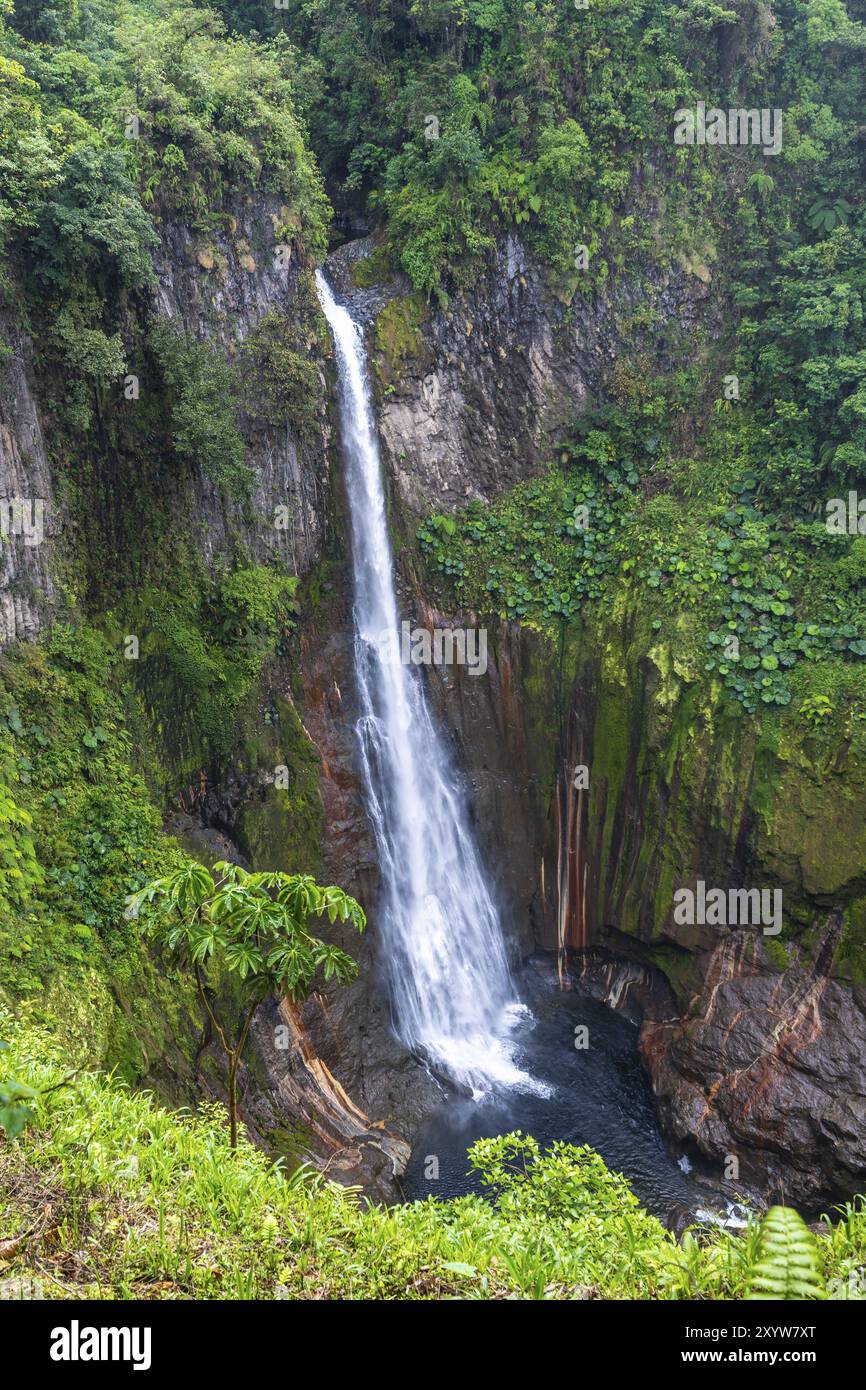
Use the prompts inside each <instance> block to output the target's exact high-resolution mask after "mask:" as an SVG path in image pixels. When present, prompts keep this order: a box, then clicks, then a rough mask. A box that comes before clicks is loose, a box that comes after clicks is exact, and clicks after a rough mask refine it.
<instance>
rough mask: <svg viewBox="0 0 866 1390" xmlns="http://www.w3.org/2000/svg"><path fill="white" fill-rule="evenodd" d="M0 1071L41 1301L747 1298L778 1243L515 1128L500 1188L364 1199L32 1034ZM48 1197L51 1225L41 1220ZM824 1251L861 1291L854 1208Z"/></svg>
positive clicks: (0, 1159)
mask: <svg viewBox="0 0 866 1390" xmlns="http://www.w3.org/2000/svg"><path fill="white" fill-rule="evenodd" d="M0 1067H2V1072H0V1075H2V1076H4V1077H5V1076H6V1075H9V1074H12V1072H13V1071H14V1072H15V1073H16V1074H17V1075H18V1076H19V1077H20V1078H21V1079H22V1084H27V1085H30V1086H31V1087H32V1088H33V1089H34V1090H36V1091H37V1092H40V1093H42V1098H40V1099H37V1101H36V1111H37V1115H36V1122H35V1124H34V1125H32V1126H30V1127H29V1128H28V1129H27V1130H26V1131H25V1133H24V1135H23V1136H22V1138H20V1139H19V1140H18V1141H16V1143H15V1144H14V1145H10V1144H6V1145H4V1144H3V1142H2V1140H0V1172H2V1175H3V1181H2V1182H0V1191H2V1192H3V1193H4V1196H3V1197H2V1198H0V1217H2V1220H3V1226H4V1231H5V1233H6V1234H7V1236H8V1237H9V1238H10V1240H13V1238H14V1237H15V1236H16V1234H17V1233H21V1234H22V1236H24V1233H25V1232H27V1231H29V1230H31V1229H32V1230H33V1231H34V1232H37V1231H38V1234H32V1235H31V1236H30V1237H29V1238H28V1237H26V1236H24V1238H23V1239H22V1240H21V1243H20V1246H18V1247H17V1249H16V1250H15V1254H14V1256H13V1259H12V1264H11V1265H10V1266H9V1267H8V1268H7V1269H6V1271H5V1277H6V1278H21V1279H22V1280H26V1279H27V1278H28V1277H29V1276H30V1271H31V1270H34V1269H35V1271H36V1273H35V1277H36V1279H37V1281H39V1280H44V1279H45V1276H46V1275H48V1276H49V1280H50V1282H49V1283H48V1284H47V1286H46V1288H45V1293H46V1295H47V1296H49V1297H52V1296H62V1295H63V1294H64V1293H65V1294H66V1295H67V1296H70V1295H73V1296H84V1297H99V1296H101V1295H104V1294H105V1292H106V1291H107V1290H110V1291H111V1292H112V1293H113V1295H114V1296H115V1297H118V1298H183V1297H195V1298H244V1299H246V1298H275V1297H276V1298H298V1297H299V1298H322V1297H330V1298H409V1299H436V1298H439V1299H441V1298H450V1297H458V1298H469V1299H500V1298H508V1297H511V1298H515V1297H516V1298H529V1299H536V1298H537V1299H557V1298H565V1299H568V1298H575V1297H577V1298H656V1299H658V1298H668V1299H671V1298H672V1299H676V1298H687V1299H690V1298H695V1297H698V1298H742V1297H743V1296H744V1295H745V1293H746V1291H747V1290H748V1288H749V1287H750V1282H751V1280H752V1278H753V1276H755V1271H756V1270H757V1269H758V1268H760V1267H761V1262H762V1261H763V1260H764V1259H765V1258H766V1253H767V1248H768V1246H767V1242H766V1241H765V1240H764V1239H763V1237H762V1232H761V1227H760V1223H754V1224H753V1225H752V1226H751V1227H750V1228H749V1230H748V1231H747V1232H745V1233H744V1234H736V1233H731V1232H727V1231H724V1230H722V1229H720V1228H718V1227H708V1228H704V1229H695V1230H693V1231H691V1232H689V1233H687V1234H686V1235H685V1237H684V1238H683V1240H682V1242H681V1243H680V1242H678V1241H677V1240H676V1239H675V1238H674V1237H673V1236H672V1235H671V1234H670V1233H669V1232H667V1231H665V1230H664V1228H663V1227H662V1226H661V1225H660V1223H659V1222H658V1221H657V1220H656V1219H655V1218H654V1217H652V1216H650V1215H648V1214H647V1213H646V1212H645V1211H643V1210H642V1208H641V1207H640V1205H639V1203H638V1202H637V1200H636V1198H635V1197H634V1196H633V1194H632V1193H631V1191H630V1190H629V1188H628V1185H627V1184H626V1182H625V1181H624V1179H623V1178H621V1177H619V1176H618V1175H616V1174H613V1173H610V1172H608V1171H607V1169H606V1168H605V1166H604V1164H603V1163H602V1162H601V1160H600V1158H599V1157H598V1155H597V1154H595V1153H593V1151H592V1150H590V1149H586V1148H573V1147H571V1146H570V1145H567V1144H558V1145H556V1146H555V1147H554V1149H553V1150H552V1151H551V1152H550V1153H548V1154H547V1155H545V1156H541V1155H540V1153H539V1150H538V1146H537V1145H536V1144H535V1142H534V1141H533V1140H531V1139H528V1138H526V1137H524V1136H521V1135H516V1134H514V1135H507V1136H504V1137H502V1138H499V1139H489V1140H481V1141H480V1142H479V1143H478V1144H476V1145H475V1147H474V1148H473V1149H472V1150H471V1152H470V1156H469V1157H470V1161H471V1163H472V1164H473V1166H474V1167H475V1168H476V1170H477V1171H478V1174H479V1176H480V1177H481V1178H482V1181H483V1182H484V1183H486V1185H487V1186H488V1187H489V1189H490V1193H491V1197H492V1200H491V1201H485V1200H483V1199H482V1198H480V1197H463V1198H460V1199H459V1200H456V1201H450V1202H437V1201H435V1200H434V1199H432V1198H431V1199H430V1200H429V1201H426V1202H416V1203H414V1204H411V1205H408V1206H398V1207H393V1208H391V1209H385V1208H380V1207H373V1208H365V1207H364V1206H363V1205H362V1204H361V1203H360V1202H359V1200H358V1197H357V1194H355V1193H353V1192H352V1191H351V1190H349V1191H347V1190H345V1189H343V1188H339V1187H337V1186H335V1185H333V1184H331V1183H329V1182H327V1181H325V1180H323V1179H322V1178H321V1177H320V1176H319V1175H316V1174H313V1173H311V1172H310V1171H309V1170H306V1169H303V1168H302V1169H299V1170H296V1171H295V1172H294V1173H293V1174H292V1175H291V1176H290V1175H289V1174H288V1173H287V1172H286V1171H285V1170H283V1168H282V1167H281V1165H273V1164H271V1163H270V1162H269V1160H268V1159H267V1158H266V1157H265V1156H264V1155H263V1154H262V1153H261V1151H260V1150H257V1149H256V1148H254V1147H253V1146H252V1145H251V1144H249V1143H248V1142H247V1141H246V1139H244V1138H243V1137H242V1138H241V1140H240V1142H239V1145H238V1148H237V1149H236V1150H235V1151H234V1152H232V1151H231V1149H230V1147H229V1142H228V1136H227V1134H226V1131H225V1129H224V1126H223V1124H222V1121H221V1118H220V1116H219V1115H218V1114H216V1113H213V1112H209V1111H208V1110H207V1109H204V1110H203V1111H202V1112H201V1113H200V1114H199V1115H197V1116H196V1117H195V1118H193V1117H191V1116H185V1115H178V1114H171V1113H168V1112H166V1111H165V1110H162V1109H159V1108H158V1107H157V1106H155V1105H154V1103H153V1101H152V1099H151V1098H150V1097H149V1096H147V1095H146V1094H143V1093H141V1092H139V1093H131V1092H129V1091H127V1090H125V1089H123V1088H121V1087H120V1086H118V1085H117V1083H116V1082H114V1083H113V1082H111V1081H109V1080H107V1079H106V1078H105V1077H104V1076H102V1075H94V1074H91V1073H87V1072H84V1073H81V1074H79V1075H77V1076H76V1077H75V1078H74V1079H73V1082H72V1084H71V1085H69V1084H67V1085H63V1084H60V1085H59V1086H58V1083H63V1082H68V1081H69V1076H68V1072H67V1071H66V1069H65V1067H64V1063H63V1061H62V1060H61V1059H60V1058H59V1057H58V1056H57V1054H56V1050H55V1049H54V1047H53V1044H52V1043H51V1042H50V1040H49V1039H47V1038H46V1037H45V1036H43V1035H41V1034H39V1033H38V1032H31V1033H29V1034H27V1035H26V1036H23V1035H19V1036H18V1037H17V1038H16V1040H15V1043H14V1045H13V1047H12V1048H11V1049H10V1051H9V1052H8V1053H5V1054H2V1057H0ZM52 1086H54V1087H57V1089H54V1090H52V1091H50V1093H49V1088H50V1087H52ZM145 1138H146V1142H144V1140H145ZM49 1196H50V1202H51V1208H52V1213H53V1216H52V1221H51V1223H50V1224H49V1226H48V1227H47V1228H46V1227H45V1226H44V1224H42V1223H34V1221H33V1216H34V1213H35V1211H36V1210H37V1208H38V1209H39V1210H43V1209H44V1207H45V1203H46V1200H48V1199H49ZM814 1249H815V1253H816V1258H817V1261H818V1262H819V1267H818V1271H817V1273H816V1274H815V1275H814V1276H813V1278H814V1280H815V1285H814V1287H813V1288H812V1289H810V1290H809V1296H812V1297H820V1296H822V1294H823V1287H824V1281H825V1279H826V1285H827V1289H828V1292H829V1294H830V1296H831V1297H836V1298H845V1297H849V1296H851V1289H852V1287H856V1273H857V1270H858V1269H859V1268H860V1267H862V1265H863V1263H864V1259H866V1213H864V1211H863V1208H862V1205H860V1204H857V1205H855V1206H851V1207H849V1208H847V1209H846V1210H845V1211H843V1212H842V1213H841V1219H839V1220H838V1221H837V1223H836V1224H834V1225H833V1226H832V1227H831V1226H829V1225H828V1226H827V1227H826V1228H825V1230H824V1231H823V1232H822V1234H821V1235H820V1236H819V1237H818V1239H817V1243H816V1245H815V1247H814ZM849 1274H850V1275H851V1276H852V1277H851V1281H850V1282H849Z"/></svg>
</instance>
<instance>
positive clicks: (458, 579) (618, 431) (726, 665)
mask: <svg viewBox="0 0 866 1390" xmlns="http://www.w3.org/2000/svg"><path fill="white" fill-rule="evenodd" d="M729 419H730V416H729V415H728V414H727V413H725V414H723V415H722V416H721V417H719V418H718V419H717V420H716V421H714V423H713V425H712V427H711V429H710V431H709V434H708V438H707V445H706V453H705V454H704V455H703V456H702V457H698V458H691V459H687V460H684V459H677V458H675V457H672V454H671V451H670V448H669V447H668V448H667V449H666V447H665V445H666V444H667V442H668V439H667V437H666V434H665V423H664V418H662V420H661V421H660V420H659V418H658V415H657V411H656V409H655V405H654V404H653V403H650V404H647V405H645V406H644V407H642V408H640V409H635V408H631V409H629V410H628V411H627V412H624V411H623V410H621V409H619V408H612V409H610V410H607V411H604V412H602V415H601V417H600V419H598V420H593V418H592V416H589V417H586V418H585V419H584V420H583V421H582V422H581V428H580V429H579V430H578V431H576V433H575V436H574V437H573V438H571V439H570V440H568V441H566V442H565V443H564V444H563V445H562V446H561V448H560V450H559V451H558V455H557V462H556V464H555V465H552V466H551V468H550V469H549V471H548V472H547V473H546V474H545V475H543V476H542V477H541V478H540V479H538V480H532V481H530V482H528V483H524V484H521V485H520V486H519V487H518V488H517V489H515V490H514V492H512V493H510V494H508V495H506V496H505V497H503V498H501V499H499V500H497V501H496V502H495V503H494V504H493V505H492V506H490V507H489V508H485V507H483V506H481V505H480V504H478V503H476V504H473V505H472V506H470V507H469V508H467V509H466V510H465V511H464V512H462V513H460V514H459V515H458V516H457V517H447V518H446V517H433V518H430V519H428V520H427V521H426V522H425V523H424V524H423V525H422V526H421V527H420V528H419V531H418V535H419V539H420V541H421V544H422V547H423V549H424V550H425V551H426V552H427V553H428V554H429V555H430V557H431V559H432V561H433V562H434V564H435V565H436V568H437V570H438V571H439V573H440V574H441V575H442V576H443V577H444V578H445V580H446V581H447V583H448V584H449V585H450V586H452V589H453V592H454V594H455V597H456V598H457V600H458V601H459V602H461V603H463V604H465V605H467V606H470V607H473V608H476V609H481V610H482V611H487V612H490V611H494V612H497V613H499V614H500V615H501V616H503V617H507V618H512V619H518V620H519V621H521V622H523V623H525V624H529V625H530V626H535V627H537V628H539V629H541V630H542V631H546V632H548V633H550V634H551V635H556V634H557V633H558V631H559V629H560V626H561V625H562V624H563V623H568V622H572V621H574V620H575V619H577V618H578V617H579V615H580V614H581V612H582V611H583V609H584V608H585V607H586V605H587V604H591V603H592V602H593V601H596V606H598V602H600V603H602V604H604V605H609V604H610V603H611V602H612V601H613V598H614V595H615V594H616V593H617V592H618V591H619V590H621V589H622V588H623V587H631V588H632V589H633V590H634V591H636V592H638V591H639V592H640V593H641V595H642V608H643V610H644V612H645V613H646V616H647V623H648V627H649V628H650V629H651V632H652V633H653V634H656V635H655V636H653V637H652V639H651V640H653V641H656V642H667V643H669V644H670V646H671V647H672V649H673V651H674V653H675V656H676V658H677V659H678V660H679V661H680V662H681V663H682V666H683V669H684V671H687V672H689V673H690V674H691V676H692V678H693V679H701V678H704V677H705V676H710V677H712V678H714V679H720V680H721V681H722V683H723V684H724V686H725V688H726V690H727V691H728V692H729V693H730V695H731V697H732V698H733V699H734V700H736V701H737V702H738V703H739V704H740V705H741V706H742V707H743V708H744V709H745V710H746V711H747V712H749V713H754V712H755V711H756V710H757V709H759V708H762V707H764V706H766V705H771V706H772V705H778V706H783V707H787V706H792V712H794V713H797V714H800V715H802V717H803V718H804V719H806V720H807V722H813V723H814V722H826V721H830V720H831V718H832V716H833V715H834V714H836V713H837V712H838V713H839V714H840V715H842V716H843V717H844V718H845V719H847V720H848V723H847V724H846V725H845V729H844V732H845V735H846V736H847V737H851V736H852V733H854V732H857V726H856V723H855V724H854V725H852V723H851V720H852V714H851V710H850V708H848V706H850V705H851V704H852V703H853V704H856V705H857V706H858V707H860V708H862V704H863V700H864V695H866V664H864V657H866V602H864V600H866V568H864V565H866V541H864V538H863V537H860V536H849V535H842V536H837V535H832V534H829V533H828V531H827V528H826V526H825V524H824V522H823V520H821V519H818V518H812V517H804V518H803V519H802V520H799V521H794V520H793V519H792V518H791V517H790V515H786V514H785V513H784V512H783V511H781V510H779V509H778V508H775V507H773V506H772V505H771V504H770V503H769V502H768V501H767V499H766V498H765V497H762V496H761V495H760V493H761V488H760V481H759V476H758V475H757V474H755V473H749V472H748V471H740V467H739V466H736V465H735V466H732V465H731V463H730V456H729V454H728V450H729V449H730V447H731V443H732V430H731V428H729V426H728V422H729ZM732 475H733V476H732ZM648 640H649V639H648ZM816 681H817V682H818V689H817V691H816V688H815V683H816ZM816 698H823V699H825V700H826V701H827V702H828V703H827V704H825V705H824V706H823V709H824V711H825V712H824V715H823V716H816V709H817V707H816V706H815V705H814V703H813V701H814V699H816ZM807 701H808V702H809V703H805V702H807ZM804 703H805V709H804V708H803V705H804ZM840 729H841V726H840ZM838 731H840V730H837V732H838Z"/></svg>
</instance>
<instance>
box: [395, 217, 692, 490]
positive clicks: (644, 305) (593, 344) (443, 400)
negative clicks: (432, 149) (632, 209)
mask: <svg viewBox="0 0 866 1390" xmlns="http://www.w3.org/2000/svg"><path fill="white" fill-rule="evenodd" d="M638 309H640V310H641V317H640V320H639V319H638V317H637V315H636V311H637V310H638ZM653 317H655V319H656V323H657V327H656V329H655V333H654V334H652V333H648V331H647V330H646V328H645V327H642V326H641V325H642V324H645V323H646V322H647V320H648V319H652V318H653ZM718 324H719V311H718V307H717V304H716V300H715V296H714V294H713V291H712V287H711V286H710V285H708V284H707V283H705V281H704V280H703V279H701V278H700V277H698V276H697V275H695V274H690V273H688V272H687V271H685V270H682V269H680V268H679V267H677V268H675V269H674V270H673V271H671V272H669V273H667V274H664V275H663V274H661V273H660V272H658V271H657V270H655V269H652V270H651V269H649V268H646V269H644V270H642V271H641V273H639V274H637V273H636V274H635V275H633V276H622V277H619V278H617V280H616V281H615V282H613V283H612V284H611V286H610V288H609V290H608V291H607V292H606V293H603V294H594V295H591V296H590V297H588V298H587V299H582V298H581V297H580V295H576V296H575V298H574V300H573V302H572V303H571V304H570V305H568V306H566V305H564V304H563V303H561V302H560V300H559V299H557V297H556V296H555V295H554V294H552V293H551V291H550V289H549V288H548V286H547V282H546V278H545V276H544V273H543V271H542V270H541V269H540V267H538V266H537V265H536V264H534V263H533V261H532V260H531V259H530V258H529V256H528V255H527V253H526V251H525V249H524V247H523V245H522V243H521V242H520V241H519V240H518V239H517V238H516V237H514V236H510V237H508V238H507V239H506V240H505V241H504V242H503V243H502V244H501V246H500V247H499V248H498V250H497V253H496V256H495V258H494V260H493V263H492V264H491V266H490V267H489V269H488V270H487V271H486V272H485V273H484V275H482V276H481V277H480V278H479V280H478V282H477V283H476V284H475V285H474V286H473V288H472V290H471V291H468V292H464V293H461V294H458V295H456V296H455V297H454V298H453V299H452V300H451V302H450V303H449V305H448V308H447V309H432V308H429V307H428V306H426V305H425V304H423V302H422V301H421V300H420V299H419V298H418V297H417V296H407V295H405V294H403V295H402V296H401V297H400V298H397V299H394V300H392V301H391V302H390V303H389V304H388V305H387V306H386V307H385V308H384V309H382V310H380V312H379V313H378V316H377V318H376V321H375V325H374V328H373V331H372V334H371V340H372V346H373V350H374V351H373V358H374V363H375V366H376V374H377V378H378V384H379V397H380V406H381V410H380V430H381V436H382V443H383V446H384V454H385V458H386V461H387V464H388V467H389V471H390V473H391V476H392V478H393V479H394V483H395V486H396V492H397V496H398V498H399V500H400V502H401V504H402V505H403V506H404V507H406V508H407V509H408V510H409V511H411V512H424V511H427V510H431V509H432V510H448V509H450V508H453V507H456V506H462V505H465V504H466V503H467V502H470V501H471V500H473V499H474V498H482V499H489V498H492V497H495V496H496V494H497V493H499V492H501V491H503V490H504V489H505V488H508V487H512V486H513V485H514V484H515V483H517V482H519V481H520V480H521V479H522V478H526V477H528V476H530V475H531V474H532V473H534V472H536V471H537V470H538V468H539V466H540V465H541V464H542V463H543V462H544V461H545V459H546V458H547V457H549V450H550V447H551V445H552V443H554V442H555V441H556V437H557V434H558V432H559V431H560V430H561V429H562V428H563V427H566V426H568V425H570V424H571V423H572V422H573V421H574V419H575V417H576V416H577V415H578V414H580V412H581V411H582V410H583V409H584V408H585V406H586V404H587V403H588V402H589V401H592V400H594V399H595V400H597V399H601V398H603V397H604V395H605V393H606V392H607V390H608V389H609V387H610V385H611V382H612V380H613V378H614V375H615V372H616V369H617V362H618V359H619V358H620V357H621V356H622V355H623V354H624V353H626V352H628V353H629V354H631V355H635V354H640V352H641V351H644V350H648V349H649V348H650V347H652V350H653V358H654V362H655V365H656V367H657V368H658V367H659V366H660V365H662V364H663V363H664V362H666V361H671V360H676V358H677V357H678V355H680V354H687V353H689V352H691V351H694V349H695V345H696V343H697V342H698V341H699V339H700V338H701V336H702V335H704V334H712V333H714V332H716V331H717V328H718ZM663 339H664V341H663Z"/></svg>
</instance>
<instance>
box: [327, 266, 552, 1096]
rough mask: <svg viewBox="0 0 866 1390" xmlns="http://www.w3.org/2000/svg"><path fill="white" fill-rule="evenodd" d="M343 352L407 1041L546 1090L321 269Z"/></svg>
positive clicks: (471, 1075) (392, 976) (482, 1084)
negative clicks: (414, 654) (522, 1034)
mask: <svg viewBox="0 0 866 1390" xmlns="http://www.w3.org/2000/svg"><path fill="white" fill-rule="evenodd" d="M316 281H317V284H318V289H319V298H320V300H321V304H322V308H323V310H324V312H325V316H326V318H327V320H328V323H329V325H330V328H331V333H332V335H333V339H334V345H335V348H336V354H337V367H338V387H339V409H340V423H341V427H342V440H343V448H344V452H345V459H346V490H347V494H348V499H349V508H350V513H351V522H352V563H353V572H354V596H355V597H354V623H355V679H356V682H357V689H358V699H359V704H360V710H361V714H360V718H359V720H358V735H359V744H360V751H361V762H362V770H363V775H364V782H365V790H366V796H367V806H368V811H369V815H370V818H371V821H372V825H373V829H374V832H375V836H376V843H377V847H378V852H379V865H380V871H381V875H382V896H381V899H380V904H379V919H378V920H379V926H380V930H381V933H382V937H383V944H384V956H385V960H386V966H387V971H388V977H389V980H388V983H389V988H390V995H391V1000H392V1006H393V1010H394V1016H395V1025H396V1029H397V1032H398V1035H399V1037H400V1038H401V1040H402V1042H403V1043H404V1044H405V1045H406V1046H407V1047H409V1048H411V1049H413V1050H414V1051H417V1052H420V1053H422V1054H423V1055H425V1056H426V1057H427V1059H428V1060H429V1062H430V1063H431V1065H432V1066H433V1067H434V1068H436V1069H440V1070H442V1071H444V1072H446V1073H447V1074H448V1075H449V1076H450V1077H451V1078H452V1079H453V1081H454V1082H455V1083H456V1084H458V1085H459V1086H462V1087H466V1088H468V1089H469V1090H471V1091H472V1092H473V1093H474V1094H475V1095H477V1096H480V1095H483V1094H486V1093H488V1092H489V1091H490V1090H491V1089H494V1088H498V1087H501V1086H510V1087H518V1088H521V1089H531V1090H543V1089H544V1088H543V1087H539V1086H538V1084H537V1083H536V1082H534V1081H533V1080H532V1078H531V1077H529V1076H528V1075H527V1074H526V1073H525V1072H523V1071H521V1070H520V1069H519V1068H518V1067H517V1066H516V1065H515V1063H514V1061H513V1060H512V1051H513V1045H512V1044H511V1043H510V1041H509V1032H510V1031H511V1029H513V1027H514V1026H515V1024H516V1023H517V1021H518V1019H519V1017H520V1014H521V1013H523V1014H524V1015H525V1014H526V1010H525V1008H524V1006H522V1005H520V1004H518V1003H517V1002H516V999H515V992H514V988H513V984H512V980H511V973H510V971H509V967H508V961H507V958H506V954H505V948H504V945H503V940H502V932H501V930H500V925H499V920H498V917H497V914H496V911H495V909H494V906H493V903H492V901H491V897H490V894H489V892H488V890H487V885H486V884H485V881H484V875H483V873H482V868H481V863H480V861H479V856H478V850H477V848H476V845H475V842H474V839H473V836H472V833H471V830H470V828H469V825H468V821H467V816H466V810H465V806H464V804H463V797H462V795H461V792H460V788H459V784H458V781H457V779H456V776H455V773H454V770H453V768H452V766H451V763H450V760H449V758H448V757H447V755H446V752H445V749H444V747H443V745H442V743H441V740H440V738H439V736H438V734H437V732H436V729H435V728H434V726H433V722H432V720H431V717H430V712H429V710H428V708H427V703H426V700H425V698H424V692H423V689H422V686H421V681H420V679H419V677H418V675H417V673H416V672H415V671H413V670H412V669H411V668H409V667H407V666H405V665H403V664H402V662H401V661H400V659H399V655H397V653H398V652H399V642H398V637H397V634H398V614H397V600H396V595H395V592H394V577H393V563H392V556H391V545H390V540H389V537H388V526H387V519H386V515H385V494H384V489H383V484H382V470H381V463H380V458H379V446H378V440H377V436H376V427H375V424H374V419H373V412H372V406H371V397H370V390H369V385H368V380H367V372H366V365H365V350H364V339H363V334H362V332H361V329H360V327H359V326H358V324H357V323H356V322H355V321H354V319H353V318H352V317H351V315H350V314H349V312H348V311H347V310H346V309H345V308H344V307H343V306H342V305H340V304H338V303H337V302H336V300H335V299H334V296H333V294H332V293H331V289H330V286H329V285H328V283H327V281H326V280H325V278H324V276H323V275H322V273H321V271H317V272H316Z"/></svg>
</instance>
